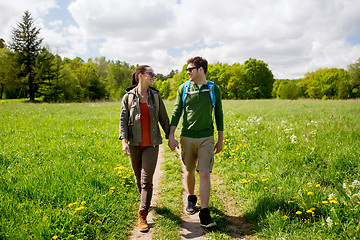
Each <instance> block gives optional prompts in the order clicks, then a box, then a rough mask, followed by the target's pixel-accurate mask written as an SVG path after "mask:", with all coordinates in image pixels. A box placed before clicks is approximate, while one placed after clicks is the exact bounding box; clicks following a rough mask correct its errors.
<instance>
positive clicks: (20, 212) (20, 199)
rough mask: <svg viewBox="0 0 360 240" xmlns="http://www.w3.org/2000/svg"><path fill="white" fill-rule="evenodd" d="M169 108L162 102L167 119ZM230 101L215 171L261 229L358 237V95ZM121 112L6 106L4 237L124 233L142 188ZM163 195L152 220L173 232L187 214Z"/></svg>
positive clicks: (103, 107) (113, 106)
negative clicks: (125, 142)
mask: <svg viewBox="0 0 360 240" xmlns="http://www.w3.org/2000/svg"><path fill="white" fill-rule="evenodd" d="M1 103H3V102H1ZM172 104H173V102H166V106H167V107H168V109H169V115H170V113H171V108H172ZM223 107H224V114H225V127H226V129H225V142H224V150H223V152H222V153H221V154H219V155H218V156H217V157H216V162H215V168H214V171H213V172H214V174H216V175H217V176H218V177H220V178H221V179H222V184H221V185H222V188H223V191H224V194H227V195H228V196H229V197H231V198H233V199H234V200H235V201H236V202H239V203H240V204H239V205H238V207H239V208H241V211H242V212H243V216H242V218H243V220H246V221H247V222H250V223H252V226H253V228H252V232H253V234H254V235H256V236H258V238H260V239H281V238H282V239H358V238H360V227H359V225H358V222H360V213H359V212H360V202H359V190H360V182H359V181H360V176H359V175H360V174H359V170H360V161H359V160H360V151H359V146H360V124H359V123H358V121H359V120H358V119H359V116H360V101H319V100H297V101H280V100H254V101H224V103H223ZM119 108H120V103H116V102H109V103H106V102H102V103H73V104H25V103H19V102H11V101H10V102H9V101H8V102H6V103H3V104H0V120H1V121H0V129H1V133H0V134H1V137H0V239H126V238H127V236H128V234H129V231H130V230H131V229H132V227H133V224H134V222H135V220H136V214H137V213H136V210H137V207H138V204H139V195H138V193H137V190H136V187H135V184H134V182H133V175H132V172H131V168H130V165H129V162H128V159H127V157H125V156H124V155H123V154H121V141H120V140H118V138H117V136H118V122H119V111H120V110H119ZM165 143H166V141H165ZM169 156H173V155H172V154H169ZM174 169H179V168H178V166H177V167H174ZM165 170H166V171H170V173H171V171H173V169H171V166H165ZM165 179H171V174H170V175H169V178H165ZM165 181H175V180H165ZM177 181H179V180H177ZM178 184H180V183H178ZM163 189H166V183H165V185H164V186H163ZM170 189H172V188H170ZM180 191H181V190H180ZM166 192H168V191H166ZM174 194H175V193H174ZM176 194H177V195H178V194H179V190H176ZM212 198H213V199H214V200H213V201H212V202H211V204H212V205H211V207H212V209H213V210H216V211H214V212H215V213H216V214H215V215H214V217H215V220H216V221H222V218H223V217H224V216H223V214H221V211H222V209H221V207H219V206H220V205H218V203H217V202H218V200H217V198H219V196H212ZM220 198H221V197H220ZM164 199H165V202H164V203H161V204H163V205H160V206H161V208H159V209H157V213H156V214H158V219H159V226H156V227H157V228H159V229H165V230H164V231H166V228H167V224H168V225H169V226H170V228H174V227H171V226H173V225H174V224H175V225H176V224H178V221H179V216H177V215H179V213H180V212H181V209H180V210H174V211H172V210H171V208H174V206H178V203H175V205H171V204H173V203H171V202H172V201H171V196H170V197H169V196H164ZM166 202H170V203H166ZM166 204H170V205H169V206H170V207H167V205H166ZM169 209H170V210H169ZM167 216H171V217H167ZM162 222H164V224H163V223H162ZM162 224H163V225H164V226H161V225H162ZM175 235H176V234H175ZM224 236H226V234H225V231H220V233H219V234H217V233H216V231H215V232H209V234H208V238H209V239H221V238H223V237H224ZM159 239H161V237H159Z"/></svg>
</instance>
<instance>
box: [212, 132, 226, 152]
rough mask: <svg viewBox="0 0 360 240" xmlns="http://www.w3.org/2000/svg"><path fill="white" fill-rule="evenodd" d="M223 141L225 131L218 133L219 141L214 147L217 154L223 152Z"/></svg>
mask: <svg viewBox="0 0 360 240" xmlns="http://www.w3.org/2000/svg"><path fill="white" fill-rule="evenodd" d="M223 140H224V131H218V141H217V143H216V144H215V146H214V152H215V154H217V153H219V152H221V150H222V148H223Z"/></svg>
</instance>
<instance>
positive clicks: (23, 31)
mask: <svg viewBox="0 0 360 240" xmlns="http://www.w3.org/2000/svg"><path fill="white" fill-rule="evenodd" d="M39 34H40V29H39V28H37V27H35V26H34V21H33V18H32V16H31V14H30V12H29V11H25V13H24V15H23V17H22V21H21V22H19V23H18V24H17V28H14V29H13V31H12V43H11V44H10V48H11V49H12V50H13V51H14V52H15V55H16V61H17V63H18V64H19V66H20V69H21V70H20V74H19V75H20V76H19V77H20V78H21V79H22V80H23V81H24V82H26V84H27V85H28V94H29V97H30V101H34V100H35V94H36V91H37V89H39V86H38V83H37V82H36V81H35V74H34V66H35V64H36V59H37V56H38V55H39V54H40V52H41V43H42V41H43V39H42V38H40V36H39Z"/></svg>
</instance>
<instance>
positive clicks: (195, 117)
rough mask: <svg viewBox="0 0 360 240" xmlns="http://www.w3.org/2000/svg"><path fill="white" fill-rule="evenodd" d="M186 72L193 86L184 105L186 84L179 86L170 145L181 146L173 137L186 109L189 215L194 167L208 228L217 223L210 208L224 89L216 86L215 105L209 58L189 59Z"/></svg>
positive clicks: (184, 142) (193, 197)
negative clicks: (211, 87)
mask: <svg viewBox="0 0 360 240" xmlns="http://www.w3.org/2000/svg"><path fill="white" fill-rule="evenodd" d="M187 64H188V66H187V69H186V70H187V74H188V75H189V78H190V81H191V82H190V87H189V90H188V94H187V96H186V101H185V105H183V97H182V96H183V92H184V84H183V85H181V86H180V87H179V89H178V92H177V96H176V101H175V107H174V110H173V114H172V119H171V123H170V134H169V142H168V145H169V147H170V148H171V150H174V149H175V148H176V147H177V146H178V142H177V141H176V140H175V138H174V133H175V129H176V126H177V124H178V122H179V120H180V117H181V114H182V112H184V116H183V121H182V128H181V138H180V144H181V158H182V161H183V163H184V164H185V166H186V171H187V172H186V175H185V180H186V185H187V186H186V187H187V191H188V194H189V195H188V204H187V207H186V213H187V214H194V213H195V212H196V210H195V205H196V202H197V196H196V195H195V170H196V171H197V172H198V173H199V176H200V187H199V192H200V200H201V210H200V213H199V217H200V223H201V226H203V227H206V228H209V227H213V226H216V223H215V222H214V221H213V220H212V218H211V216H210V211H209V209H208V204H209V198H210V173H211V171H212V168H213V165H214V153H215V154H217V153H219V152H220V151H221V150H222V142H223V130H224V124H223V111H222V104H221V91H220V88H219V87H218V86H217V85H214V93H215V99H216V101H215V106H214V107H213V105H212V100H211V97H210V94H209V93H210V92H211V90H210V89H209V85H208V81H207V80H206V72H207V65H208V64H207V61H206V60H205V59H203V58H201V57H195V58H191V59H189V60H188V61H187ZM213 111H214V115H215V122H216V126H217V131H218V141H217V143H216V144H215V141H214V125H213V116H212V114H213Z"/></svg>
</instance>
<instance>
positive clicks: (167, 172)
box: [154, 144, 184, 240]
mask: <svg viewBox="0 0 360 240" xmlns="http://www.w3.org/2000/svg"><path fill="white" fill-rule="evenodd" d="M164 147H165V154H164V162H163V166H162V170H163V171H164V172H163V176H162V178H161V186H160V197H159V199H158V200H157V207H156V208H155V216H156V217H155V231H154V235H155V239H164V240H165V239H166V240H171V239H179V229H180V223H181V217H180V216H181V213H182V209H183V208H182V204H183V203H182V193H183V191H184V188H183V186H182V184H181V177H182V174H181V165H180V160H179V159H178V158H177V154H176V152H171V151H170V148H168V147H167V146H166V145H165V144H164Z"/></svg>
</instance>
